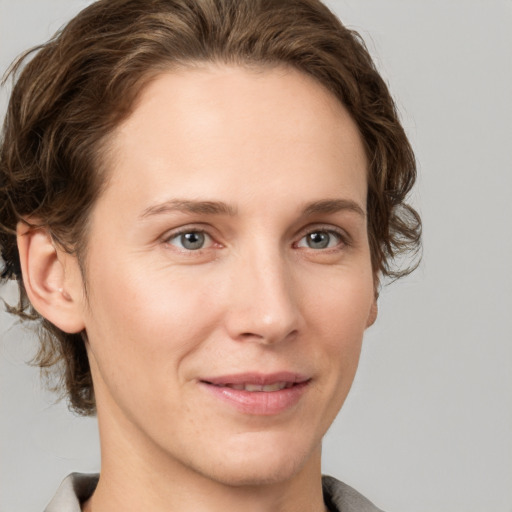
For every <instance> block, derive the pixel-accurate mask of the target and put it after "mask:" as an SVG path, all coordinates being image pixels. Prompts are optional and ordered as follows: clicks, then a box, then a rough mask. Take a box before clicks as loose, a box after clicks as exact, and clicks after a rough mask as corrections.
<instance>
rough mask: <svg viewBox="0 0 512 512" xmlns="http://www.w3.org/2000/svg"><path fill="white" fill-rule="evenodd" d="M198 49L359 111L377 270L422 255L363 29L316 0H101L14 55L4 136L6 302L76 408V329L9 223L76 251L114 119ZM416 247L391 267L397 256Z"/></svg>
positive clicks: (80, 373) (80, 374)
mask: <svg viewBox="0 0 512 512" xmlns="http://www.w3.org/2000/svg"><path fill="white" fill-rule="evenodd" d="M202 62H216V63H227V64H234V65H251V66H252V65H256V66H274V65H287V66H292V67H294V68H296V69H298V70H300V71H302V72H303V73H306V74H307V75H309V76H312V77H313V78H314V79H315V80H317V81H318V82H319V83H320V84H322V85H323V86H324V87H326V88H327V89H329V90H330V91H331V92H332V93H333V94H334V95H335V96H336V97H337V98H338V99H339V101H340V102H342V103H343V104H344V105H345V107H346V108H347V109H348V111H349V112H350V114H351V115H352V118H353V119H354V121H355V122H356V123H357V126H358V127H359V131H360V133H361V136H362V139H363V141H364V145H365V150H366V152H367V156H368V162H369V170H368V200H367V201H368V202H367V213H368V232H369V243H370V249H371V258H372V265H373V270H374V272H375V275H376V276H377V275H378V276H383V277H388V278H391V279H396V278H398V277H401V276H403V275H405V274H407V273H409V272H410V271H411V270H412V269H413V268H415V266H417V262H418V258H417V257H416V256H418V253H419V248H420V233H421V222H420V219H419V216H418V214H417V213H416V211H415V210H414V209H413V208H412V207H411V206H410V205H408V204H407V203H406V199H407V196H408V193H409V192H410V190H411V187H412V186H413V184H414V182H415V179H416V165H415V159H414V154H413V152H412V149H411V146H410V144H409V142H408V140H407V137H406V135H405V133H404V130H403V128H402V126H401V124H400V121H399V118H398V114H397V111H396V108H395V104H394V102H393V100H392V98H391V96H390V94H389V91H388V88H387V87H386V84H385V83H384V81H383V79H382V78H381V76H380V75H379V73H378V72H377V70H376V68H375V66H374V64H373V62H372V60H371V58H370V56H369V54H368V51H367V49H366V47H365V44H364V42H363V41H362V39H361V37H360V36H359V35H358V34H357V33H356V32H353V31H351V30H349V29H347V28H346V27H344V26H343V25H342V24H341V22H340V21H339V20H338V19H337V18H336V17H335V16H334V15H333V14H332V13H331V12H330V11H329V10H328V9H327V7H326V6H324V5H323V4H322V3H321V2H320V1H317V0H279V1H275V0H100V1H97V2H95V3H93V4H92V5H90V6H89V7H87V8H86V9H84V10H83V11H82V12H81V13H80V14H78V16H76V17H75V18H74V19H73V20H71V21H70V22H69V23H68V24H67V26H65V27H64V29H63V30H61V31H60V32H58V33H57V34H56V35H55V36H54V37H53V38H52V39H51V40H50V41H48V42H47V43H45V44H43V45H41V46H39V47H37V48H34V49H32V50H29V51H28V52H26V53H25V54H23V55H22V56H21V57H19V58H18V59H17V60H16V61H15V63H14V64H13V65H12V66H11V68H10V70H9V71H8V73H7V76H11V77H12V78H13V81H14V87H13V91H12V94H11V98H10V102H9V106H8V111H7V115H6V118H5V122H4V126H3V132H2V139H1V142H0V144H1V146H0V250H1V254H2V258H3V260H4V263H3V268H2V267H0V272H1V279H2V280H6V279H16V280H17V282H18V285H19V291H20V299H19V303H18V304H17V306H8V310H9V311H10V312H11V313H14V314H17V315H19V316H20V317H21V318H23V319H32V320H33V321H34V322H35V324H36V326H37V329H38V334H39V338H40V341H41V344H40V350H39V353H38V355H37V356H36V358H35V363H36V364H38V365H39V366H40V367H41V368H43V369H45V370H46V371H47V372H48V371H49V370H53V369H54V368H55V367H56V368H57V375H59V376H60V380H59V382H58V385H57V386H55V387H56V388H60V389H61V390H63V391H64V392H65V394H67V397H68V399H69V403H70V407H71V408H72V409H74V410H75V411H77V412H79V413H81V414H84V415H87V414H92V413H93V412H94V410H95V402H94V390H93V384H92V379H91V373H90V368H89V363H88V360H87V354H86V351H85V344H84V336H83V334H84V333H82V334H68V333H65V332H63V331H61V330H60V329H58V328H57V327H56V326H54V325H52V324H51V323H50V322H48V321H47V320H45V319H44V318H41V317H40V316H39V315H38V313H37V312H36V311H35V310H34V308H33V307H32V306H31V304H30V302H29V300H28V298H27V295H26V292H25V290H24V286H23V281H22V275H21V270H20V261H19V254H18V249H17V244H16V225H17V223H18V222H20V221H23V219H26V218H28V217H30V218H32V219H34V218H36V219H38V226H37V227H45V228H46V229H48V231H49V232H50V234H51V235H52V237H53V238H54V240H55V242H56V243H58V244H59V245H60V246H61V247H62V248H63V249H64V250H66V251H68V252H69V253H72V254H75V255H76V256H77V258H78V260H79V261H83V259H82V258H83V256H84V254H85V251H86V248H87V226H88V222H87V220H88V217H89V213H90V212H91V209H92V208H93V206H94V203H95V200H96V198H97V197H98V196H99V194H100V193H101V188H102V184H103V183H104V181H105V172H106V170H105V169H103V168H102V164H103V162H104V160H105V159H104V158H103V157H104V155H105V154H106V151H107V150H108V145H107V142H108V139H109V135H110V134H111V133H112V131H113V130H114V129H115V128H116V126H118V125H119V123H120V122H121V121H122V120H123V119H125V118H126V117H127V116H128V115H129V113H130V111H131V109H132V108H133V105H134V101H135V99H136V98H137V95H138V94H139V93H140V91H141V90H142V88H143V87H144V85H145V84H146V83H147V82H148V81H149V80H151V79H152V78H153V77H154V76H156V75H157V74H159V73H161V72H163V71H168V70H172V69H173V68H176V67H181V66H189V65H194V64H196V63H202ZM403 255H412V256H413V258H412V260H409V261H410V265H409V266H406V267H402V268H397V266H396V264H395V262H396V261H397V257H400V261H401V262H402V264H403V262H404V259H403V257H402V256H403Z"/></svg>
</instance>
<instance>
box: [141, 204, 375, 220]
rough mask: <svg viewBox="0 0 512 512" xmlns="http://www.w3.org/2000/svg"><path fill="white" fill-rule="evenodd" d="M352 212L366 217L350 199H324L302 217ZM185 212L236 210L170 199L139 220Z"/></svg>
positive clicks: (235, 211)
mask: <svg viewBox="0 0 512 512" xmlns="http://www.w3.org/2000/svg"><path fill="white" fill-rule="evenodd" d="M344 210H348V211H352V212H354V213H357V214H358V215H361V216H362V217H363V218H365V217H366V213H365V211H364V210H363V208H361V206H360V205H359V204H358V203H356V202H355V201H352V200H350V199H324V200H321V201H315V202H313V203H309V204H307V205H306V206H305V208H304V210H303V216H305V217H308V216H311V215H318V214H332V213H337V212H340V211H344ZM176 211H179V212H186V213H195V214H201V215H228V216H230V217H234V216H235V215H236V214H237V208H235V207H233V206H231V205H229V204H227V203H224V202H222V201H197V200H190V199H170V200H169V201H165V202H163V203H159V204H156V205H153V206H150V207H148V208H146V209H145V210H144V211H143V212H142V214H141V216H140V217H141V218H142V219H145V218H147V217H152V216H154V215H163V214H167V213H172V212H176Z"/></svg>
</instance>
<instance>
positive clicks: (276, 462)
mask: <svg viewBox="0 0 512 512" xmlns="http://www.w3.org/2000/svg"><path fill="white" fill-rule="evenodd" d="M226 454H227V455H226ZM317 455H318V456H317ZM309 464H313V465H315V466H316V465H317V464H318V467H320V447H318V449H313V450H308V451H305V450H304V448H303V447H301V448H298V449H295V448H294V447H293V445H291V444H286V443H283V444H282V445H281V446H280V447H279V448H276V447H272V446H268V445H267V446H265V447H262V449H259V450H255V447H254V446H253V447H252V448H250V449H247V450H245V451H238V452H231V453H230V452H229V451H226V452H225V454H224V456H223V457H222V461H221V462H218V461H211V463H210V468H211V471H205V476H207V477H208V478H213V479H214V480H215V481H217V482H220V483H222V484H224V485H229V486H233V487H252V486H261V485H273V484H278V483H282V482H285V481H287V480H289V479H292V478H293V477H294V476H296V475H297V474H298V473H300V472H301V471H302V470H303V469H304V467H305V466H307V465H309ZM206 473H208V474H206Z"/></svg>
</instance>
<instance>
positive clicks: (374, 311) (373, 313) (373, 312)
mask: <svg viewBox="0 0 512 512" xmlns="http://www.w3.org/2000/svg"><path fill="white" fill-rule="evenodd" d="M378 313H379V306H378V304H377V297H375V298H374V299H373V303H372V305H371V307H370V313H369V314H368V321H367V322H366V327H367V328H368V327H370V326H372V325H373V324H374V323H375V320H377V315H378Z"/></svg>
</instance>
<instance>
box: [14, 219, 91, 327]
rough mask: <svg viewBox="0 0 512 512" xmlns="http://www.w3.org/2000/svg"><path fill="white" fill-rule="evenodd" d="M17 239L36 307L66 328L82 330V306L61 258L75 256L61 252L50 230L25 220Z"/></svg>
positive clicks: (21, 261) (52, 320)
mask: <svg viewBox="0 0 512 512" xmlns="http://www.w3.org/2000/svg"><path fill="white" fill-rule="evenodd" d="M17 241H18V251H19V254H20V263H21V270H22V274H23V284H24V286H25V290H26V292H27V295H28V298H29V300H30V302H31V304H32V306H33V307H34V308H35V309H36V310H37V312H38V313H39V314H40V315H41V316H43V317H44V318H46V319H47V320H49V321H50V322H51V323H52V324H54V325H56V326H57V327H58V328H59V329H61V330H62V331H64V332H68V333H76V332H80V331H82V330H83V329H84V324H83V321H82V318H81V314H80V311H81V310H80V307H79V306H80V305H79V303H78V301H77V300H76V298H77V297H74V295H76V294H75V293H73V292H72V291H70V290H69V289H68V288H69V279H68V275H67V273H66V268H65V267H66V266H65V264H64V263H63V261H61V260H62V259H63V258H65V257H67V258H71V256H70V255H67V254H66V255H63V254H62V252H61V253H60V254H59V250H58V249H57V248H56V247H55V244H54V243H53V240H52V238H51V236H50V233H49V232H48V230H47V229H45V228H38V229H32V228H30V227H29V226H28V225H27V224H25V223H24V222H20V223H18V227H17Z"/></svg>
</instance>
